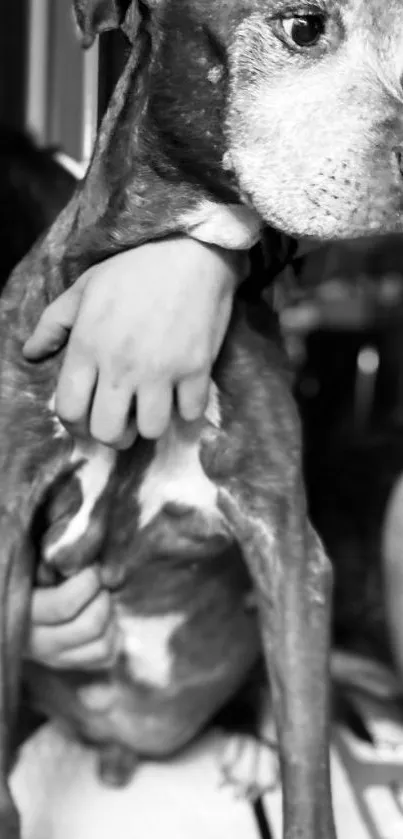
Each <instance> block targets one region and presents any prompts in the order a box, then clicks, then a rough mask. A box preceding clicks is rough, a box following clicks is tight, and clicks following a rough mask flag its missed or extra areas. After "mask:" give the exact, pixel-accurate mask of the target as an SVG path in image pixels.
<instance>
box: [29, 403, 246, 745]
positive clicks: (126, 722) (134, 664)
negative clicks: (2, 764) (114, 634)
mask: <svg viewBox="0 0 403 839" xmlns="http://www.w3.org/2000/svg"><path fill="white" fill-rule="evenodd" d="M209 412H210V413H209V428H210V430H211V429H212V428H213V429H214V428H216V429H217V427H218V425H219V406H218V401H217V399H216V398H215V401H214V396H213V399H210V405H209ZM205 427H206V426H205V423H198V424H196V425H195V426H194V427H193V428H190V427H188V426H187V427H186V428H185V427H183V426H181V424H179V423H173V424H172V425H171V427H170V429H169V430H168V432H167V433H166V435H164V437H163V438H161V440H160V441H159V442H158V443H157V445H156V447H155V450H154V453H153V457H151V458H149V460H148V462H147V463H146V465H145V468H144V465H143V469H142V470H141V469H140V468H139V466H138V461H137V459H136V458H135V457H133V461H132V463H131V464H130V466H129V468H128V469H126V471H125V474H124V475H119V470H118V469H117V470H115V468H114V467H115V460H114V458H115V456H114V455H113V454H112V453H111V452H110V451H109V450H108V449H105V447H103V446H98V445H96V444H87V445H86V447H85V449H84V447H83V446H76V447H75V449H74V450H73V452H72V455H71V460H72V462H73V463H77V464H78V466H77V469H76V470H75V472H74V477H73V480H72V484H71V488H70V490H69V491H70V493H72V492H73V487H74V492H75V498H76V503H75V504H72V503H71V499H70V503H67V501H66V503H65V505H64V506H63V505H62V509H63V510H64V514H63V516H62V517H61V519H60V517H59V520H58V521H57V522H56V523H55V522H54V523H53V525H52V526H51V528H50V531H49V533H48V537H47V539H46V540H45V544H46V549H45V558H46V561H47V563H48V564H50V565H51V566H56V567H60V566H61V567H62V568H63V569H69V570H70V571H72V570H73V569H74V565H75V559H74V557H77V556H78V557H83V556H85V555H88V553H91V550H93V545H92V542H93V540H94V533H95V534H99V533H102V532H103V526H104V525H105V521H107V522H108V525H109V526H108V530H109V532H108V539H107V547H106V549H103V550H102V553H101V567H102V573H103V575H104V581H105V583H106V584H107V585H109V586H110V588H111V590H112V591H113V592H114V594H113V597H114V599H115V604H116V613H117V617H118V623H119V628H120V631H121V639H122V644H121V649H122V654H121V657H120V660H119V663H118V666H117V668H116V670H115V672H114V674H113V677H111V678H109V679H105V678H103V677H102V675H99V677H97V678H95V679H94V678H93V677H92V676H91V677H90V679H88V678H87V677H85V676H80V675H79V674H74V675H73V674H63V673H59V674H57V673H51V672H50V671H45V670H44V669H38V668H30V670H31V679H30V681H31V685H32V690H33V692H34V694H35V701H36V704H37V705H38V706H39V707H40V708H41V710H44V711H45V712H46V713H49V714H51V715H55V716H62V717H65V718H66V719H67V720H69V721H70V722H71V723H72V724H73V726H74V727H75V728H76V730H77V731H78V732H79V733H80V734H81V735H82V736H83V737H85V738H86V739H89V740H90V741H93V742H98V743H105V742H119V743H122V745H126V746H127V745H130V746H131V747H132V748H133V749H134V750H136V751H137V752H139V753H142V754H151V755H153V754H154V755H155V754H166V753H170V752H172V751H174V750H175V749H177V748H179V747H180V746H181V745H184V744H185V743H186V742H187V741H188V740H190V739H191V738H192V737H193V736H194V735H195V733H196V732H197V731H198V730H199V729H200V728H201V727H202V726H203V725H204V724H205V723H206V722H207V721H208V720H209V719H210V718H211V716H212V715H213V714H214V713H215V711H216V710H218V709H219V708H220V707H221V706H222V704H223V703H224V702H225V701H226V700H227V699H229V698H230V697H231V696H232V695H233V693H234V691H235V690H236V689H237V688H238V687H239V686H240V685H241V684H242V682H243V681H244V680H245V678H246V677H247V674H248V672H249V670H250V669H251V667H252V666H253V664H254V662H255V661H256V658H257V656H258V654H259V638H258V631H257V622H256V619H255V614H254V612H253V611H251V609H250V607H249V603H248V593H249V590H250V580H249V577H248V574H247V571H246V568H245V566H244V563H243V560H242V557H241V555H240V552H239V550H238V548H237V546H236V545H235V544H234V542H233V538H232V535H231V533H230V530H229V528H228V525H227V523H226V521H225V519H224V517H223V515H222V514H221V513H220V511H219V509H218V505H217V497H218V488H217V486H216V485H215V484H214V482H213V481H211V480H210V479H209V478H208V477H207V475H206V474H205V472H204V471H203V468H202V466H201V462H200V457H199V447H200V443H201V438H202V435H203V433H204V431H205ZM57 433H62V432H61V430H60V429H57ZM139 473H140V474H139ZM111 484H112V485H114V488H113V491H112V492H111V491H110V490H111ZM69 491H66V488H65V489H64V492H65V500H66V499H67V497H68V495H69ZM105 492H106V493H107V494H108V493H109V501H108V505H107V509H108V510H109V519H108V516H107V515H105V509H104V508H103V507H102V505H101V506H100V503H99V502H100V501H101V500H102V497H103V493H105ZM56 507H57V504H56ZM66 510H67V512H66ZM59 512H60V509H59ZM88 540H89V542H90V543H91V550H90V551H89V550H88V548H86V543H87V541H88ZM32 674H33V676H32Z"/></svg>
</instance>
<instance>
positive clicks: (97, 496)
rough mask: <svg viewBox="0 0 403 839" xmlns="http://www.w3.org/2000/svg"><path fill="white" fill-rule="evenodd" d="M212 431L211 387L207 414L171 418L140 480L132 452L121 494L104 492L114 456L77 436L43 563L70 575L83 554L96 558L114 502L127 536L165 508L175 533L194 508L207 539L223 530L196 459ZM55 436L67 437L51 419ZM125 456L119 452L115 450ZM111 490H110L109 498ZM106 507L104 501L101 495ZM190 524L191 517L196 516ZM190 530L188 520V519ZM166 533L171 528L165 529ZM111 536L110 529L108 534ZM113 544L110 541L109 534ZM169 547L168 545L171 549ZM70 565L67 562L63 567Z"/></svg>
mask: <svg viewBox="0 0 403 839" xmlns="http://www.w3.org/2000/svg"><path fill="white" fill-rule="evenodd" d="M207 423H208V424H209V425H210V427H211V428H215V429H218V428H219V426H220V410H219V403H218V394H217V390H216V388H215V387H214V386H212V388H211V393H210V399H209V405H208V408H207V411H206V417H205V418H204V419H203V420H201V421H198V422H195V423H184V422H182V421H181V420H180V419H178V418H176V419H173V420H172V422H171V424H170V426H169V428H168V429H167V431H166V432H165V434H164V435H163V436H162V437H161V438H160V439H159V440H158V441H157V442H156V445H155V448H154V451H153V454H152V457H151V459H150V460H149V462H148V464H147V466H146V468H145V469H144V471H143V474H142V475H141V477H140V476H139V472H140V464H137V462H136V457H135V455H134V456H133V457H132V458H131V461H130V469H131V473H130V480H129V487H128V491H127V492H124V493H123V492H119V487H117V491H116V493H115V492H112V493H110V492H109V490H110V489H111V487H112V488H113V487H116V481H118V482H119V478H118V477H117V475H118V473H117V472H116V468H115V467H116V463H117V457H118V454H117V453H116V452H114V451H113V450H112V449H110V448H108V447H107V446H104V445H102V444H99V443H96V442H93V441H86V442H80V441H76V442H75V444H74V446H73V449H72V451H71V454H70V463H69V464H68V465H69V466H71V467H72V472H71V477H70V479H69V482H68V484H65V485H64V486H63V487H62V489H61V490H58V493H59V494H58V495H55V501H54V504H53V508H52V513H51V515H50V521H51V526H50V528H49V531H48V533H47V535H46V540H45V550H44V557H45V562H48V563H50V564H51V565H54V566H55V567H58V568H60V569H63V572H64V573H67V574H68V575H69V574H70V573H74V571H75V569H76V567H77V565H79V564H80V562H82V561H84V562H85V559H84V558H85V557H87V556H88V557H89V555H90V552H91V551H92V554H91V557H93V558H96V547H95V549H94V544H93V543H94V542H95V543H96V541H97V538H98V539H99V541H101V538H102V537H103V535H105V531H106V530H107V529H108V527H109V529H112V530H113V528H115V527H116V526H117V525H116V524H114V523H113V522H114V518H113V517H112V519H111V520H110V521H109V522H108V515H107V510H108V508H110V505H118V506H119V516H118V521H119V527H120V528H121V529H123V530H125V531H127V532H126V534H125V535H126V536H127V538H128V539H130V538H131V537H132V538H133V545H134V544H135V538H136V533H137V532H140V533H142V532H144V531H147V533H148V532H149V526H151V525H152V524H153V522H156V521H157V520H158V517H159V514H161V513H164V512H170V513H171V514H172V521H174V522H176V527H177V529H178V530H179V529H180V526H181V520H185V519H186V521H187V522H190V517H189V514H190V513H197V514H198V516H197V523H198V528H199V533H198V536H199V537H200V535H202V534H201V533H200V527H201V528H202V529H203V527H204V525H205V529H206V538H207V537H210V536H211V533H212V530H213V531H214V526H215V524H216V525H217V529H218V530H220V529H222V524H221V526H220V522H221V518H222V517H221V515H220V514H219V512H218V508H217V495H218V490H217V487H216V485H215V484H214V483H213V481H211V480H210V479H209V477H208V476H207V475H206V473H205V471H204V469H203V467H202V464H201V460H200V449H201V443H202V437H203V432H204V429H205V427H206V424H207ZM54 428H55V436H59V437H61V436H63V435H65V434H67V432H65V431H64V429H63V427H62V426H61V425H60V423H58V421H57V420H55V425H54ZM119 456H120V457H125V454H121V455H119ZM108 493H109V495H108ZM106 498H107V501H106V507H105V506H103V505H102V501H103V499H106ZM194 521H195V519H194ZM190 527H192V524H190ZM164 532H165V533H166V534H167V538H170V537H169V534H171V536H172V533H173V529H172V528H166V529H165V531H164ZM109 535H112V537H113V533H112V534H109ZM112 541H114V540H113V539H112ZM172 547H173V545H167V548H172ZM69 563H70V565H69Z"/></svg>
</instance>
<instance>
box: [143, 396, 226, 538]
mask: <svg viewBox="0 0 403 839" xmlns="http://www.w3.org/2000/svg"><path fill="white" fill-rule="evenodd" d="M215 393H216V391H215ZM207 417H209V419H210V422H212V419H211V418H213V419H214V420H215V422H214V423H212V424H214V425H216V424H218V425H219V421H220V417H219V406H218V400H217V402H216V403H214V402H212V400H211V399H210V406H209V409H208V410H207V411H206V418H207ZM203 425H204V421H202V422H199V421H198V422H195V423H184V422H182V421H181V420H179V419H173V421H172V422H171V425H170V426H169V428H168V430H167V431H166V432H165V434H163V436H162V437H160V439H159V440H158V442H157V444H156V447H155V455H154V459H153V461H152V462H151V463H150V466H149V467H148V469H147V471H146V473H145V475H144V478H143V482H142V484H141V487H140V489H139V497H138V500H139V506H140V516H139V528H140V529H141V528H143V527H146V525H147V524H149V523H150V522H151V521H152V520H153V519H154V518H155V516H156V515H157V514H158V513H159V512H160V511H161V510H162V509H163V507H164V506H165V504H167V503H169V502H174V503H178V504H184V505H185V506H188V507H194V508H195V509H198V510H205V511H206V512H209V511H211V512H213V511H214V510H215V509H216V501H217V488H216V487H215V485H214V484H213V482H212V481H210V480H209V478H208V477H207V475H206V474H205V472H204V470H203V467H202V465H201V462H200V440H201V433H202V429H203Z"/></svg>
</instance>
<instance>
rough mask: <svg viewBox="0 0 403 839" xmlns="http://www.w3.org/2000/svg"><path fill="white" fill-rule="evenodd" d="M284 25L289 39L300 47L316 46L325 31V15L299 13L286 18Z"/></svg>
mask: <svg viewBox="0 0 403 839" xmlns="http://www.w3.org/2000/svg"><path fill="white" fill-rule="evenodd" d="M282 27H283V30H284V33H285V35H286V36H287V40H288V41H291V42H292V43H293V44H295V46H297V47H299V48H300V49H304V48H305V49H306V48H309V47H314V46H315V45H316V44H317V43H318V41H319V40H320V38H321V37H322V35H323V34H324V32H325V18H324V17H323V15H312V14H311V15H298V17H289V18H284V19H283V21H282Z"/></svg>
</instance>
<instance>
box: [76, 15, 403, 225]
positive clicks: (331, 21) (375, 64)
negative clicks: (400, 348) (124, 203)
mask: <svg viewBox="0 0 403 839" xmlns="http://www.w3.org/2000/svg"><path fill="white" fill-rule="evenodd" d="M75 5H76V11H77V19H78V22H79V25H80V27H81V29H82V32H83V33H84V35H85V38H86V40H87V42H89V41H90V40H91V39H92V38H93V37H94V36H95V34H96V32H98V31H100V30H103V29H106V28H112V27H116V26H122V27H124V29H125V31H126V34H127V35H128V36H129V37H130V38H131V39H132V40H133V41H134V40H135V34H136V31H137V28H138V26H139V20H141V18H142V17H143V19H144V16H145V17H146V18H147V27H148V32H149V36H150V41H151V42H152V43H153V44H154V46H153V60H152V61H151V62H150V68H149V106H148V108H149V118H150V121H151V122H150V124H152V126H153V130H157V131H160V133H161V136H162V137H163V141H164V144H165V147H166V148H167V149H168V154H169V155H170V156H171V158H175V156H176V162H177V165H178V166H182V167H183V169H186V171H187V173H189V172H190V173H191V174H193V175H196V177H198V175H199V174H200V177H202V178H203V179H206V178H210V182H209V188H211V189H212V191H213V192H214V184H216V185H217V190H216V194H217V195H218V193H219V191H220V189H221V188H222V189H224V187H225V186H226V185H231V184H232V185H234V184H235V189H236V190H237V192H238V195H240V196H241V198H242V200H245V201H247V202H250V203H251V204H252V205H253V206H254V207H255V208H256V210H257V211H258V212H259V214H260V215H261V216H262V217H263V218H264V220H265V221H266V222H267V223H269V224H271V225H273V226H275V227H279V228H280V229H282V230H284V231H285V232H288V233H291V234H294V235H297V236H303V235H311V236H314V237H338V236H351V235H353V234H354V235H357V234H363V233H367V232H369V231H373V230H377V231H381V230H384V231H392V230H401V229H403V176H402V171H403V163H402V161H403V82H402V77H403V0H144V2H141V0H132V2H130V0H76V3H75ZM198 167H199V168H198ZM224 200H226V199H225V198H224Z"/></svg>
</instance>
